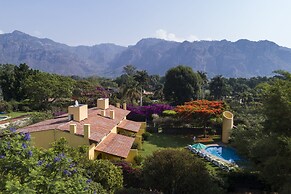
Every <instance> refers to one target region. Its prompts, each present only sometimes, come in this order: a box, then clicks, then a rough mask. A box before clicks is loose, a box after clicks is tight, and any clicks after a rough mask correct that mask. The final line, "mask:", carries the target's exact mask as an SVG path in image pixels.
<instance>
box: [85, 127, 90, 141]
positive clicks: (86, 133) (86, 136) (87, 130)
mask: <svg viewBox="0 0 291 194" xmlns="http://www.w3.org/2000/svg"><path fill="white" fill-rule="evenodd" d="M84 138H86V139H89V138H90V124H84Z"/></svg>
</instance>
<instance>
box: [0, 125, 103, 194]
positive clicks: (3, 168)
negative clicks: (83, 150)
mask: <svg viewBox="0 0 291 194" xmlns="http://www.w3.org/2000/svg"><path fill="white" fill-rule="evenodd" d="M0 136H1V138H0V173H1V177H0V192H3V193H94V192H96V193H104V194H105V193H108V192H107V191H106V190H105V189H104V188H103V186H102V185H101V184H100V183H98V182H94V181H91V179H90V176H88V174H87V173H86V171H85V170H84V169H83V168H82V165H81V164H78V162H79V161H81V158H80V157H75V158H74V157H72V155H70V154H71V153H75V152H74V151H73V148H70V152H69V151H68V150H69V149H66V148H65V144H64V143H63V144H62V142H61V143H56V144H55V145H54V146H53V148H51V149H49V150H46V151H41V150H38V149H36V148H35V147H33V146H32V145H31V142H30V140H31V136H30V134H29V133H17V132H16V130H15V129H13V128H11V129H4V130H1V131H0ZM61 141H64V140H61ZM75 155H76V153H75Z"/></svg>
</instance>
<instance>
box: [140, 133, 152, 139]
mask: <svg viewBox="0 0 291 194" xmlns="http://www.w3.org/2000/svg"><path fill="white" fill-rule="evenodd" d="M151 135H152V134H150V133H149V132H145V133H143V134H142V140H144V141H147V140H148V139H149V137H150V136H151Z"/></svg>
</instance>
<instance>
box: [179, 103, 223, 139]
mask: <svg viewBox="0 0 291 194" xmlns="http://www.w3.org/2000/svg"><path fill="white" fill-rule="evenodd" d="M223 109H224V103H223V102H222V101H208V100H195V101H191V102H186V103H185V104H184V105H181V106H177V107H176V108H175V111H176V112H177V113H178V115H179V116H180V117H181V118H182V119H185V121H189V120H190V121H194V122H195V123H197V124H200V125H202V126H203V127H204V137H205V135H206V127H207V125H208V124H209V123H210V120H211V119H213V118H216V117H218V116H220V115H221V113H222V112H223Z"/></svg>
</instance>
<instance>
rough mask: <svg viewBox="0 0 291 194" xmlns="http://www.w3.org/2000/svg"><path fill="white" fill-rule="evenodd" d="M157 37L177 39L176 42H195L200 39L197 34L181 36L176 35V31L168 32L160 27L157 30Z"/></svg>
mask: <svg viewBox="0 0 291 194" xmlns="http://www.w3.org/2000/svg"><path fill="white" fill-rule="evenodd" d="M156 38H160V39H164V40H170V41H176V42H183V41H185V40H187V41H190V42H193V41H198V40H199V38H198V37H197V36H195V35H192V34H191V35H189V36H188V37H186V38H185V37H179V36H176V34H174V33H170V32H167V31H166V30H163V29H159V30H157V31H156Z"/></svg>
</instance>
